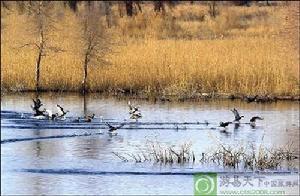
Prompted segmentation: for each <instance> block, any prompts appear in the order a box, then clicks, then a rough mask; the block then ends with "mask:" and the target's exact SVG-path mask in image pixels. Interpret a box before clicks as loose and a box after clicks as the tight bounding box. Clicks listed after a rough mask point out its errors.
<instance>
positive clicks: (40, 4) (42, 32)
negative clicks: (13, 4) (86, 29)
mask: <svg viewBox="0 0 300 196" xmlns="http://www.w3.org/2000/svg"><path fill="white" fill-rule="evenodd" d="M24 8H25V9H26V11H27V13H28V15H29V18H30V21H32V24H33V25H32V26H30V33H32V34H33V35H35V36H36V39H35V41H33V42H29V43H26V44H24V45H22V46H20V47H19V48H23V47H27V46H32V47H34V48H35V49H37V57H36V74H35V76H36V86H35V88H36V91H39V90H40V68H41V64H42V59H43V57H45V56H46V54H47V52H48V51H54V52H59V51H62V50H61V49H59V48H57V47H54V46H50V45H49V44H48V42H49V39H50V37H51V36H50V32H51V30H53V29H54V26H53V25H54V23H55V21H54V17H53V14H54V12H53V9H54V3H53V2H47V1H34V2H26V4H24Z"/></svg>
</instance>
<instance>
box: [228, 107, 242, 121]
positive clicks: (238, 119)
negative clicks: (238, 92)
mask: <svg viewBox="0 0 300 196" xmlns="http://www.w3.org/2000/svg"><path fill="white" fill-rule="evenodd" d="M231 111H232V112H233V114H234V121H235V122H239V121H240V120H241V119H242V118H244V116H240V114H239V112H238V111H237V110H236V109H235V108H233V110H231Z"/></svg>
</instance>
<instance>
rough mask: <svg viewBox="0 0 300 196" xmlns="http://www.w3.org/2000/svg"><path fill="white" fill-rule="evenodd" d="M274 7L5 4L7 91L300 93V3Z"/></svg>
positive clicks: (4, 83) (4, 86) (4, 71)
mask: <svg viewBox="0 0 300 196" xmlns="http://www.w3.org/2000/svg"><path fill="white" fill-rule="evenodd" d="M276 4H277V5H272V6H268V5H266V4H264V3H255V2H254V3H251V5H250V6H245V5H242V6H241V5H236V4H234V3H230V2H225V3H224V2H218V3H217V4H215V5H211V3H209V2H193V3H190V2H179V3H175V4H172V5H169V4H157V3H154V4H153V2H141V3H138V4H136V3H134V2H127V3H126V2H125V1H124V2H123V1H118V2H90V3H89V2H81V3H80V2H77V3H74V2H73V3H72V2H71V1H70V2H51V3H50V2H49V3H48V2H42V3H41V2H3V3H2V2H1V6H2V9H1V10H2V11H1V35H2V36H1V72H2V74H1V89H2V91H31V90H35V89H36V86H37V80H38V81H39V82H38V86H39V90H44V91H80V90H82V89H86V91H88V92H106V93H119V94H124V93H125V94H133V95H144V96H147V97H149V96H175V97H183V98H189V97H193V96H194V97H195V96H199V95H201V93H213V94H218V93H219V94H221V93H226V94H233V95H256V94H258V95H262V96H266V95H270V96H279V95H280V96H299V74H298V73H299V42H298V39H299V38H298V35H299V24H298V23H297V21H298V20H299V4H298V3H297V2H277V3H276ZM39 7H42V8H43V9H40V10H41V11H43V10H44V12H40V13H44V15H43V16H42V15H38V14H37V13H39V12H37V10H39V9H37V8H39ZM33 8H34V9H33ZM130 9H131V11H130ZM47 10H51V13H50V12H48V11H47ZM25 46H26V47H25ZM39 57H40V58H39ZM39 59H40V60H39ZM37 65H39V69H38V70H39V74H38V75H39V78H37V73H36V72H37ZM83 84H84V85H83Z"/></svg>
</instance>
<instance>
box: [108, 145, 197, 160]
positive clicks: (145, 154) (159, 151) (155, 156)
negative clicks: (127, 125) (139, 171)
mask: <svg viewBox="0 0 300 196" xmlns="http://www.w3.org/2000/svg"><path fill="white" fill-rule="evenodd" d="M191 146H192V144H191V143H184V144H182V145H179V146H178V147H174V146H165V145H162V144H161V143H159V142H152V141H148V142H147V144H146V149H145V150H140V153H137V154H134V153H131V154H129V153H125V155H126V157H124V156H122V155H120V154H118V153H116V152H113V154H114V155H116V156H117V157H118V158H120V159H121V160H122V161H128V160H130V159H131V160H134V161H135V162H136V163H141V162H146V161H153V162H155V163H161V164H173V163H174V164H185V163H194V162H195V160H196V157H195V154H194V152H193V151H192V150H191Z"/></svg>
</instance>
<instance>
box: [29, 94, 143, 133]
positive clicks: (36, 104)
mask: <svg viewBox="0 0 300 196" xmlns="http://www.w3.org/2000/svg"><path fill="white" fill-rule="evenodd" d="M32 101H33V106H31V108H32V110H33V112H34V114H33V118H35V119H48V120H65V119H66V114H67V113H68V112H70V111H69V110H65V109H64V108H63V107H62V106H60V105H58V104H57V105H56V107H57V109H58V111H57V112H56V113H53V112H52V111H51V110H49V109H46V108H44V109H41V107H42V106H43V105H44V104H43V103H42V102H41V100H40V99H39V98H37V99H32ZM128 107H129V114H130V119H134V120H136V121H137V120H138V119H140V118H142V114H141V111H140V109H139V106H135V105H132V104H131V103H130V101H129V102H128ZM94 118H95V114H92V115H86V116H84V117H78V118H77V119H76V120H75V122H92V120H93V119H94ZM101 120H102V119H101ZM105 124H106V125H107V126H108V128H109V129H108V133H111V134H115V133H116V130H118V129H120V128H121V127H123V126H124V125H125V123H122V124H121V125H119V126H113V125H111V124H109V123H108V122H105Z"/></svg>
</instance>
